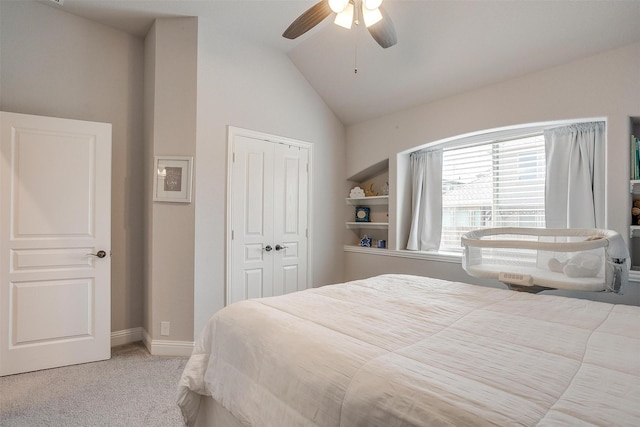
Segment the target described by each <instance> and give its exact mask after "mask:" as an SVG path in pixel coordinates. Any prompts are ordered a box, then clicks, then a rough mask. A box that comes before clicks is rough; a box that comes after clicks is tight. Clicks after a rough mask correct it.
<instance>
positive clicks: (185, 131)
mask: <svg viewBox="0 0 640 427" xmlns="http://www.w3.org/2000/svg"><path fill="white" fill-rule="evenodd" d="M197 42H198V20H197V18H167V19H157V20H156V21H155V23H154V25H153V28H152V29H151V31H150V32H149V35H148V36H147V38H146V41H145V51H146V60H147V61H146V64H145V81H147V82H149V83H148V84H147V85H146V86H145V88H146V92H145V146H146V150H145V152H146V153H147V156H146V158H145V166H146V170H147V173H146V174H145V176H146V177H148V178H151V177H153V172H154V166H153V159H154V156H161V155H162V156H189V157H194V156H195V152H196V98H197V96H196V94H197V63H198V61H197V55H198V50H197V47H198V43H197ZM195 163H196V164H197V162H195ZM194 187H197V185H194ZM152 191H153V181H152V179H147V181H146V189H145V194H152ZM196 203H197V201H195V200H194V201H193V202H192V203H169V202H154V201H153V200H151V198H150V197H147V199H146V212H145V213H146V217H145V218H146V221H148V223H147V225H146V229H147V234H146V236H145V241H146V251H147V252H146V254H145V255H146V275H145V301H146V313H145V314H146V315H145V322H144V325H143V326H144V329H145V330H146V331H147V333H148V334H149V336H150V337H151V339H152V340H169V341H192V340H193V280H194V279H193V277H194V263H193V257H194V238H195V236H194V231H195V205H196ZM163 321H167V322H169V323H170V333H169V335H167V336H161V335H160V322H163Z"/></svg>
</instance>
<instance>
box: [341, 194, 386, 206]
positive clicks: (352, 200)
mask: <svg viewBox="0 0 640 427" xmlns="http://www.w3.org/2000/svg"><path fill="white" fill-rule="evenodd" d="M347 204H348V205H352V206H377V205H388V204H389V196H370V197H347Z"/></svg>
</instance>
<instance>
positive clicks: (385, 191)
mask: <svg viewBox="0 0 640 427" xmlns="http://www.w3.org/2000/svg"><path fill="white" fill-rule="evenodd" d="M382 195H383V196H388V195H389V181H387V182H385V183H384V185H383V186H382Z"/></svg>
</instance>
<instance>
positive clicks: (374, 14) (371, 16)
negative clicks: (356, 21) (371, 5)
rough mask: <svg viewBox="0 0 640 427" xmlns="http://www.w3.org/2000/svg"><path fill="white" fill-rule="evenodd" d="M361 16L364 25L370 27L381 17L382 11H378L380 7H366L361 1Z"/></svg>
mask: <svg viewBox="0 0 640 427" xmlns="http://www.w3.org/2000/svg"><path fill="white" fill-rule="evenodd" d="M362 18H363V19H364V25H365V26H366V27H370V26H372V25H373V24H375V23H376V22H379V21H380V20H381V19H382V13H381V12H380V9H377V8H376V9H373V10H370V9H367V8H366V7H365V6H364V3H363V5H362Z"/></svg>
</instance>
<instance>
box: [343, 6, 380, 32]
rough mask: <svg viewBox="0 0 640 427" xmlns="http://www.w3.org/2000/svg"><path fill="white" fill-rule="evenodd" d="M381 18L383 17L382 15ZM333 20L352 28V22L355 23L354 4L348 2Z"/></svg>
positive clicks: (344, 26)
mask: <svg viewBox="0 0 640 427" xmlns="http://www.w3.org/2000/svg"><path fill="white" fill-rule="evenodd" d="M380 18H382V16H381V17H380ZM333 22H334V23H335V24H336V25H340V26H341V27H343V28H346V29H347V30H349V29H351V24H352V23H353V4H351V3H349V4H347V6H346V7H345V8H344V10H343V11H342V12H340V13H338V14H337V15H336V19H335V21H333Z"/></svg>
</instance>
